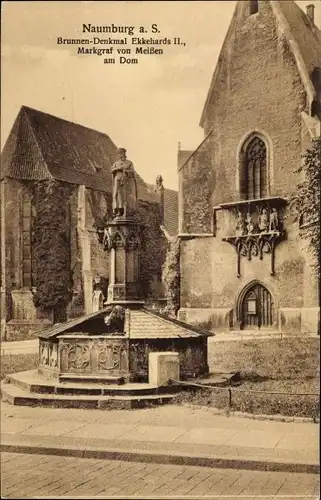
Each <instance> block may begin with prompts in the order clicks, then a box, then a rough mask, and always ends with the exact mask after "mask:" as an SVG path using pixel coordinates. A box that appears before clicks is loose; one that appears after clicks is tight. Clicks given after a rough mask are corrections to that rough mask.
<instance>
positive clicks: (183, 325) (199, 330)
mask: <svg viewBox="0 0 321 500" xmlns="http://www.w3.org/2000/svg"><path fill="white" fill-rule="evenodd" d="M142 310H143V311H144V312H145V313H147V314H150V315H151V316H156V317H157V318H160V319H162V320H163V321H164V322H165V323H173V324H174V325H175V326H178V327H181V328H184V329H185V330H191V331H192V332H195V333H198V334H199V335H208V336H214V333H212V332H209V331H207V330H204V329H203V328H199V327H198V326H195V325H190V324H189V323H185V322H184V321H180V320H178V319H176V318H169V317H167V316H163V315H162V314H161V313H159V312H156V311H151V310H150V309H147V308H146V307H143V308H142Z"/></svg>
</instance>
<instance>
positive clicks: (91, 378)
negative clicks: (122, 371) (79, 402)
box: [59, 373, 129, 385]
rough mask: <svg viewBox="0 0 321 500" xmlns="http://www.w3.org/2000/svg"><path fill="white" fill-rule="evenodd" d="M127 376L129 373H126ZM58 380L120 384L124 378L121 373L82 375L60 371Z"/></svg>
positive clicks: (123, 381)
mask: <svg viewBox="0 0 321 500" xmlns="http://www.w3.org/2000/svg"><path fill="white" fill-rule="evenodd" d="M128 376H129V374H128ZM59 380H60V381H61V382H93V383H97V384H100V383H103V384H116V385H121V384H124V383H125V378H124V377H123V376H121V375H119V376H112V375H92V374H89V375H84V374H79V375H78V374H77V373H62V374H60V375H59Z"/></svg>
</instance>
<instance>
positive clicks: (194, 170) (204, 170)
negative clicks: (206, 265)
mask: <svg viewBox="0 0 321 500" xmlns="http://www.w3.org/2000/svg"><path fill="white" fill-rule="evenodd" d="M214 177H215V170H214V169H213V155H212V150H211V142H210V136H209V137H207V138H206V139H205V140H204V141H203V142H202V144H201V145H200V146H199V148H198V149H197V150H196V151H195V152H194V154H193V155H192V156H191V157H190V158H189V160H187V162H186V163H185V164H184V165H183V166H182V168H181V170H180V190H181V192H182V193H183V195H182V197H181V198H180V207H179V210H180V219H181V224H180V232H181V233H208V232H211V227H212V192H213V187H214V180H215V179H214Z"/></svg>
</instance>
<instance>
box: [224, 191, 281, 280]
mask: <svg viewBox="0 0 321 500" xmlns="http://www.w3.org/2000/svg"><path fill="white" fill-rule="evenodd" d="M285 204H286V200H285V199H284V198H280V197H270V198H260V199H255V200H246V201H238V202H231V203H222V204H221V205H220V206H218V207H216V209H215V210H228V211H230V212H232V213H233V214H234V217H235V229H234V234H233V235H231V236H228V237H225V238H223V241H226V242H228V243H230V244H231V245H232V246H233V247H234V248H235V250H236V254H237V269H236V274H237V277H240V275H241V274H240V273H241V257H246V258H247V259H248V260H249V261H250V260H251V259H252V257H258V258H259V259H260V260H263V258H264V255H265V254H270V256H271V267H270V273H271V276H274V274H275V247H276V245H277V244H278V243H279V242H280V241H281V240H282V239H283V238H284V236H285V231H284V228H283V209H284V205H285ZM215 210H214V236H215V221H216V213H215Z"/></svg>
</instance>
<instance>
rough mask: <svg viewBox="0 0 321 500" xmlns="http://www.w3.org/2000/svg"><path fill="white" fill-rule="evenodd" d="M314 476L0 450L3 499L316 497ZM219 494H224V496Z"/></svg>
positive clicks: (245, 498) (316, 485) (317, 479)
mask: <svg viewBox="0 0 321 500" xmlns="http://www.w3.org/2000/svg"><path fill="white" fill-rule="evenodd" d="M318 492H319V478H318V476H317V475H316V474H293V473H283V472H258V471H250V470H233V469H212V468H207V467H190V466H179V465H159V464H145V463H137V462H122V461H118V460H97V459H92V458H90V459H82V458H74V457H57V456H46V455H28V454H20V453H2V454H1V498H41V497H44V498H56V497H67V498H75V497H85V498H90V497H96V496H98V497H102V498H104V497H105V498H109V497H113V496H114V497H124V498H128V497H144V496H145V497H148V498H151V497H158V498H168V497H169V496H178V497H180V498H181V497H185V496H187V497H190V498H192V497H197V496H203V495H204V497H206V496H207V497H211V498H222V499H223V498H224V500H232V499H234V498H242V499H243V500H249V499H254V498H256V497H258V496H260V500H264V499H267V498H269V499H270V500H271V499H272V498H281V497H283V499H288V500H289V499H291V500H292V499H293V500H294V499H297V500H298V499H299V498H302V500H303V498H304V499H305V500H308V499H310V500H312V499H313V500H315V499H317V498H318ZM220 495H223V496H222V497H221V496H220Z"/></svg>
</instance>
